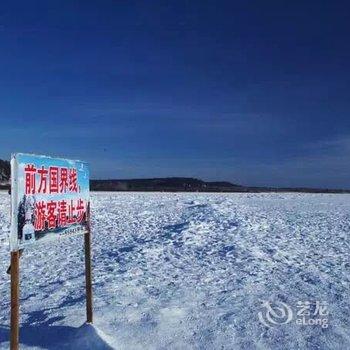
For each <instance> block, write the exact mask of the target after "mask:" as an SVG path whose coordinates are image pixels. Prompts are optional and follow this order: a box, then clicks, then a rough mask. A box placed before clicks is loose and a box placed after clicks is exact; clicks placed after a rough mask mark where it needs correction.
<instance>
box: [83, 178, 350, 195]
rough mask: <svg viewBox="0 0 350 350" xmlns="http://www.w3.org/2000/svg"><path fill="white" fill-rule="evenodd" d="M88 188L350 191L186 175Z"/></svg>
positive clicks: (104, 182)
mask: <svg viewBox="0 0 350 350" xmlns="http://www.w3.org/2000/svg"><path fill="white" fill-rule="evenodd" d="M90 188H91V190H92V191H145V192H147V191H150V192H153V191H157V192H248V193H259V192H304V193H350V190H337V189H322V188H302V187H298V188H288V187H286V188H281V187H251V186H241V185H237V184H232V183H230V182H210V181H209V182H208V181H203V180H199V179H195V178H187V177H169V178H155V179H133V180H90Z"/></svg>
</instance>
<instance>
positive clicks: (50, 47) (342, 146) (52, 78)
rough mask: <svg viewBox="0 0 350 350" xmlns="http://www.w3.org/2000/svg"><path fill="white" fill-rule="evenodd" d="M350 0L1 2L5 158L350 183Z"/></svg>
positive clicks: (98, 168) (134, 171)
mask: <svg viewBox="0 0 350 350" xmlns="http://www.w3.org/2000/svg"><path fill="white" fill-rule="evenodd" d="M349 12H350V6H349V5H346V2H338V1H327V2H325V1H296V2H295V1H288V2H286V1H214V0H212V1H202V0H201V1H179V0H177V1H103V0H102V1H12V2H10V1H4V2H2V3H1V8H0V52H1V54H0V146H1V147H0V158H4V159H8V158H9V156H10V153H11V152H15V151H18V152H34V153H39V154H48V155H53V156H55V155H56V156H65V157H72V158H80V159H82V160H86V161H88V162H89V163H90V165H91V173H92V176H93V177H95V178H140V177H160V176H195V177H200V178H203V179H207V180H228V181H232V182H236V183H242V184H250V185H278V186H322V187H347V188H350V113H349V112H350V89H349V84H350V40H349V37H350V15H349Z"/></svg>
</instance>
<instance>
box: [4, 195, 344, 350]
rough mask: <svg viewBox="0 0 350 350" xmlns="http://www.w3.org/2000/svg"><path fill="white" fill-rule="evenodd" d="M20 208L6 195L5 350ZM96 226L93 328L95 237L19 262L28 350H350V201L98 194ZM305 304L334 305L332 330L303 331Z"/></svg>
mask: <svg viewBox="0 0 350 350" xmlns="http://www.w3.org/2000/svg"><path fill="white" fill-rule="evenodd" d="M9 207H10V200H9V196H8V195H7V194H6V193H4V192H3V193H0V242H1V246H0V260H1V265H0V266H1V272H0V303H1V307H0V348H1V349H7V348H8V346H9V345H8V344H9V343H8V332H9V329H8V325H9V287H10V285H9V276H8V275H6V268H7V265H8V261H9V252H8V246H7V243H8V242H7V234H8V231H9V210H10V208H9ZM92 219H93V221H92V224H93V267H94V270H93V273H94V312H95V314H94V316H95V324H94V326H93V327H92V326H88V325H84V319H85V303H84V302H85V301H84V260H83V259H84V255H83V237H81V236H78V237H72V238H67V239H65V240H61V241H57V242H54V243H51V244H43V245H39V246H37V247H36V249H35V250H34V249H27V250H26V251H25V252H24V254H23V256H22V258H21V333H20V340H21V348H22V349H128V350H129V349H143V350H145V349H164V350H165V349H350V282H349V276H350V259H349V251H350V247H349V232H350V195H331V194H323V195H321V194H315V195H312V194H194V193H186V194H170V193H105V194H102V193H96V194H93V195H92ZM264 301H270V302H272V304H271V307H273V308H274V309H273V310H272V311H271V310H270V313H267V312H266V309H265V308H264V307H263V306H262V303H263V302H264ZM298 301H301V302H305V301H310V302H313V303H314V302H323V303H326V305H327V311H328V312H329V315H327V316H324V317H326V318H327V320H328V323H329V326H328V327H327V328H326V327H325V328H322V327H321V326H320V325H299V324H297V323H296V319H297V317H298V315H297V311H298V310H300V309H298V307H297V305H298V304H297V303H298ZM279 302H283V303H284V304H278V303H279ZM276 305H277V306H280V307H281V305H282V306H283V305H287V306H288V307H289V309H288V308H287V309H276V308H275V306H276ZM286 310H287V311H286ZM288 310H289V311H288ZM290 310H292V312H293V315H290V314H289V313H288V312H290ZM310 310H311V313H313V312H315V313H316V309H313V308H311V309H310ZM282 311H285V312H287V313H286V314H283V313H282ZM323 311H324V312H325V309H324V310H323ZM259 312H260V314H261V315H262V316H263V319H264V320H265V321H266V320H267V322H268V321H269V318H268V317H267V316H270V319H271V318H272V319H273V320H274V321H275V323H271V322H270V323H269V324H268V326H269V327H268V326H266V325H264V324H262V323H261V321H260V320H259V317H258V314H259ZM261 315H260V316H261ZM288 316H291V317H292V319H290V318H288ZM316 316H317V315H316ZM316 316H315V317H316ZM283 317H284V319H283ZM286 317H287V319H286ZM282 323H283V324H282Z"/></svg>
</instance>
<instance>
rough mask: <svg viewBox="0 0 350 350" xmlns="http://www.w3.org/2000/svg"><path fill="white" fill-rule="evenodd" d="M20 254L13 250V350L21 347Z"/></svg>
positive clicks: (11, 339) (11, 347)
mask: <svg viewBox="0 0 350 350" xmlns="http://www.w3.org/2000/svg"><path fill="white" fill-rule="evenodd" d="M19 255H20V253H19V251H15V252H11V336H10V349H11V350H18V348H19Z"/></svg>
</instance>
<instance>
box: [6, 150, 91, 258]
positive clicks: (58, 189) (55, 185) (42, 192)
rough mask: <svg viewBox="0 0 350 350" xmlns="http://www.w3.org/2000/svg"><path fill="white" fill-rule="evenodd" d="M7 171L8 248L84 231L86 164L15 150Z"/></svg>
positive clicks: (86, 199)
mask: <svg viewBox="0 0 350 350" xmlns="http://www.w3.org/2000/svg"><path fill="white" fill-rule="evenodd" d="M11 174H12V175H11V196H12V197H11V198H12V210H11V211H12V221H11V235H10V248H11V251H15V250H18V249H21V248H24V247H25V246H28V245H31V244H33V243H35V242H37V241H45V240H49V239H54V238H59V237H61V236H67V235H73V234H79V233H85V232H87V230H88V213H89V168H88V165H87V163H85V162H81V161H76V160H68V159H60V158H51V157H46V156H38V155H32V154H23V153H17V154H14V155H13V156H12V159H11Z"/></svg>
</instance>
